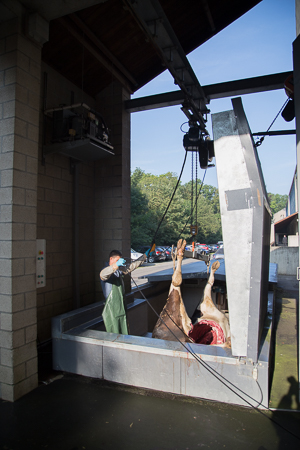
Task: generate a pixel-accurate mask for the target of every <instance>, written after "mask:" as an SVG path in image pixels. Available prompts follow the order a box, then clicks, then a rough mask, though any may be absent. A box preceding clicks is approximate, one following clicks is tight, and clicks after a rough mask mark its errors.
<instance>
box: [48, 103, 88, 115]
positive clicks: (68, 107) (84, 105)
mask: <svg viewBox="0 0 300 450" xmlns="http://www.w3.org/2000/svg"><path fill="white" fill-rule="evenodd" d="M80 106H82V107H83V108H85V109H87V110H88V111H93V112H94V110H93V109H92V108H90V107H89V106H88V105H87V104H86V103H74V105H68V106H58V107H57V108H50V109H46V110H45V111H44V114H46V115H47V114H48V113H51V112H54V111H63V110H64V109H73V108H79V107H80Z"/></svg>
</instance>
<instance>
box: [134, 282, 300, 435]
mask: <svg viewBox="0 0 300 450" xmlns="http://www.w3.org/2000/svg"><path fill="white" fill-rule="evenodd" d="M131 279H132V280H133V282H134V284H135V286H136V287H137V288H138V290H139V292H140V294H141V295H142V296H143V298H144V299H145V300H146V302H147V304H148V305H149V306H150V308H151V309H152V311H153V312H154V313H155V314H156V316H157V317H158V318H159V319H160V320H161V321H162V323H163V324H164V325H165V327H166V328H167V329H168V330H169V331H170V333H171V334H172V335H173V336H174V338H175V339H176V340H177V341H178V342H179V343H180V344H181V345H182V346H183V347H184V348H185V349H186V351H187V352H188V353H190V354H191V355H192V356H193V358H194V359H195V360H196V361H197V362H198V363H199V364H200V365H201V366H202V367H204V368H205V369H206V370H207V371H208V372H209V373H210V374H211V375H212V376H214V377H215V378H216V379H217V380H218V381H220V383H222V384H223V385H224V386H225V387H227V389H229V390H230V391H231V392H232V393H233V394H235V395H237V396H238V397H239V398H240V399H241V400H243V401H244V402H245V403H247V405H249V406H250V407H251V408H253V409H254V410H255V411H257V412H258V413H259V414H261V415H262V416H263V417H265V418H267V419H268V420H270V421H271V422H273V423H274V424H275V425H277V426H278V427H280V428H281V429H283V430H284V431H286V432H287V433H289V434H290V435H291V436H293V437H294V438H296V439H298V440H300V437H299V436H297V435H296V434H294V433H293V432H291V431H290V430H288V429H287V428H285V427H284V426H283V425H281V424H280V423H278V422H277V421H276V420H274V419H273V418H272V417H268V416H267V415H266V414H265V413H264V412H263V411H261V410H260V409H259V408H258V406H259V405H260V404H261V402H262V390H261V387H260V385H259V383H258V381H257V380H256V383H257V385H258V387H259V389H260V392H261V400H260V402H259V403H258V405H257V406H254V405H252V404H251V403H250V402H249V401H248V400H246V399H245V398H244V397H243V396H242V395H240V394H239V393H238V392H236V391H235V389H236V390H238V391H240V392H241V393H242V394H243V395H245V396H247V397H248V398H249V399H251V400H253V401H256V400H255V399H254V398H253V397H251V396H250V395H249V394H247V393H246V392H244V391H243V390H242V389H240V388H239V387H237V386H235V385H234V384H233V383H231V381H229V380H228V379H227V378H225V377H224V376H223V375H221V374H220V373H218V372H217V371H216V370H215V369H213V368H212V367H211V366H210V365H209V364H208V363H206V362H205V361H203V360H202V359H201V358H200V357H199V356H198V355H197V354H196V353H195V352H194V351H193V350H192V349H190V348H189V344H187V345H185V344H184V343H183V342H182V341H180V339H179V338H178V337H177V336H176V335H175V334H174V333H173V332H172V330H171V329H170V328H169V327H168V325H167V324H166V323H165V321H164V320H163V319H162V318H161V317H160V315H159V314H158V313H157V312H156V310H155V309H154V308H153V306H152V305H151V303H150V302H149V301H148V300H147V298H146V297H145V295H144V293H143V292H142V291H141V289H140V288H139V286H138V285H137V284H136V282H135V280H134V279H133V278H131ZM168 316H169V314H168ZM169 317H170V316H169ZM170 319H171V320H172V322H173V323H175V322H174V321H173V319H172V318H171V317H170ZM175 325H176V326H177V328H178V329H179V330H181V331H182V332H183V330H182V329H181V328H180V327H179V326H178V325H177V324H175ZM183 334H184V335H185V336H186V334H185V333H184V332H183ZM226 383H228V384H229V385H231V386H232V387H230V386H228V384H226ZM266 409H267V410H268V411H271V410H270V409H269V408H268V407H267V408H266Z"/></svg>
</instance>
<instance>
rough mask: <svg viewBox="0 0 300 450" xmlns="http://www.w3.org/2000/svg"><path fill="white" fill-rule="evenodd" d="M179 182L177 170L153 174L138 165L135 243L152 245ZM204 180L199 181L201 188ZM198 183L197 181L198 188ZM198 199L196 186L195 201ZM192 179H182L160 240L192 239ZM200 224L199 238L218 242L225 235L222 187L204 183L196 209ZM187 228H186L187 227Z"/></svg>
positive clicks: (133, 226)
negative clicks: (182, 182)
mask: <svg viewBox="0 0 300 450" xmlns="http://www.w3.org/2000/svg"><path fill="white" fill-rule="evenodd" d="M177 182H178V178H177V176H176V174H174V173H172V172H167V173H165V174H163V175H158V176H156V175H152V174H150V173H145V172H144V171H143V170H141V169H140V168H137V169H136V170H135V171H134V172H133V173H132V175H131V243H132V247H133V248H135V247H139V246H140V245H150V244H151V242H152V239H153V237H154V234H155V232H156V230H157V227H158V225H159V223H160V221H161V219H162V218H163V215H164V213H165V211H166V208H167V206H168V204H169V202H170V199H171V197H172V194H173V192H174V189H175V186H176V184H177ZM200 184H201V183H200V180H198V183H197V190H198V192H199V188H200ZM195 187H196V185H195V183H194V189H195ZM195 200H196V190H195V192H194V194H193V203H195ZM190 215H191V182H189V183H186V184H184V185H182V184H181V183H179V185H178V188H177V191H176V194H175V196H174V198H173V201H172V202H171V204H170V207H169V210H168V212H167V214H166V216H165V218H164V220H163V221H162V223H161V226H160V228H159V231H158V233H157V236H156V244H159V245H172V244H175V243H176V242H177V240H178V239H179V237H182V238H185V239H187V240H188V242H189V241H191V239H192V238H191V235H190V224H191V219H190ZM196 223H197V224H198V235H197V236H196V240H197V241H198V242H216V241H218V240H220V239H221V238H222V230H221V220H220V210H219V196H218V190H217V189H216V188H215V187H213V186H208V185H204V186H203V188H202V190H201V194H200V196H199V198H198V202H197V218H196V208H195V209H194V212H193V224H194V225H196ZM183 230H184V231H183Z"/></svg>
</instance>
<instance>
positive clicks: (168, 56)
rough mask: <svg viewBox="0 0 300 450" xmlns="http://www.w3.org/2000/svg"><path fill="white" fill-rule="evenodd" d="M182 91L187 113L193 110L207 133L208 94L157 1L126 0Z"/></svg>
mask: <svg viewBox="0 0 300 450" xmlns="http://www.w3.org/2000/svg"><path fill="white" fill-rule="evenodd" d="M124 2H125V3H126V5H127V7H128V9H129V11H131V13H132V15H133V17H134V18H135V19H136V21H137V22H138V23H139V25H140V26H141V27H142V29H143V30H144V33H145V34H146V36H147V37H148V39H149V40H150V41H151V42H152V44H153V46H154V48H155V49H156V51H157V53H158V54H159V55H160V57H161V60H162V62H163V65H165V67H167V68H168V70H169V71H170V73H171V75H172V76H173V78H174V81H175V83H176V84H177V85H178V86H179V87H180V89H181V90H182V93H183V96H184V100H185V105H184V109H185V111H187V110H190V111H191V112H192V114H193V116H194V117H195V118H196V119H197V121H198V122H199V125H200V127H201V129H202V130H203V131H205V132H206V129H205V122H206V120H205V119H204V117H203V115H204V114H206V113H207V112H209V111H208V110H207V107H206V104H207V103H208V101H207V98H206V97H205V93H204V91H203V89H202V87H201V85H200V83H199V81H198V79H197V77H196V75H195V73H194V71H193V69H192V67H191V65H190V63H189V61H188V59H187V57H186V55H185V52H184V50H183V48H182V47H181V44H180V42H179V40H178V38H177V36H176V34H175V32H174V30H173V28H172V26H171V24H170V22H169V21H168V19H167V16H166V15H165V13H164V11H163V9H162V7H161V5H160V3H159V1H158V0H143V1H141V0H135V1H132V0H124Z"/></svg>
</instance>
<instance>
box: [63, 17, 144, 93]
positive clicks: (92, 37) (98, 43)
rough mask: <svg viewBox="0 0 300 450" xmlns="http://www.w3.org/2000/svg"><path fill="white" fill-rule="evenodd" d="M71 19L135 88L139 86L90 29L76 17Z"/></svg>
mask: <svg viewBox="0 0 300 450" xmlns="http://www.w3.org/2000/svg"><path fill="white" fill-rule="evenodd" d="M69 17H70V19H71V20H72V21H73V22H74V23H75V24H76V25H77V27H78V28H79V29H80V30H82V31H83V32H84V34H85V35H86V36H87V37H88V38H89V39H90V40H91V41H92V42H93V43H94V44H95V45H96V47H97V48H98V49H99V50H100V51H101V52H102V53H103V54H104V55H105V56H106V57H107V59H108V60H109V61H110V62H111V64H112V65H114V66H115V67H116V68H117V69H118V70H119V71H120V72H121V73H122V74H123V75H124V77H126V78H127V79H128V80H129V81H130V82H131V83H132V84H133V85H134V86H137V85H138V83H137V81H136V80H135V79H134V78H133V77H132V75H131V74H130V73H129V72H128V70H127V69H126V68H125V67H124V66H123V64H121V63H120V61H119V60H118V59H117V58H116V57H115V56H114V55H113V54H112V53H111V52H110V51H109V50H108V48H107V47H106V46H105V45H104V44H103V43H102V42H101V41H100V39H99V38H97V36H96V35H95V34H94V33H93V32H92V31H91V30H90V28H89V27H88V26H87V25H86V24H85V23H84V22H83V21H82V20H81V19H80V18H79V17H78V16H77V15H76V14H70V15H69Z"/></svg>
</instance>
